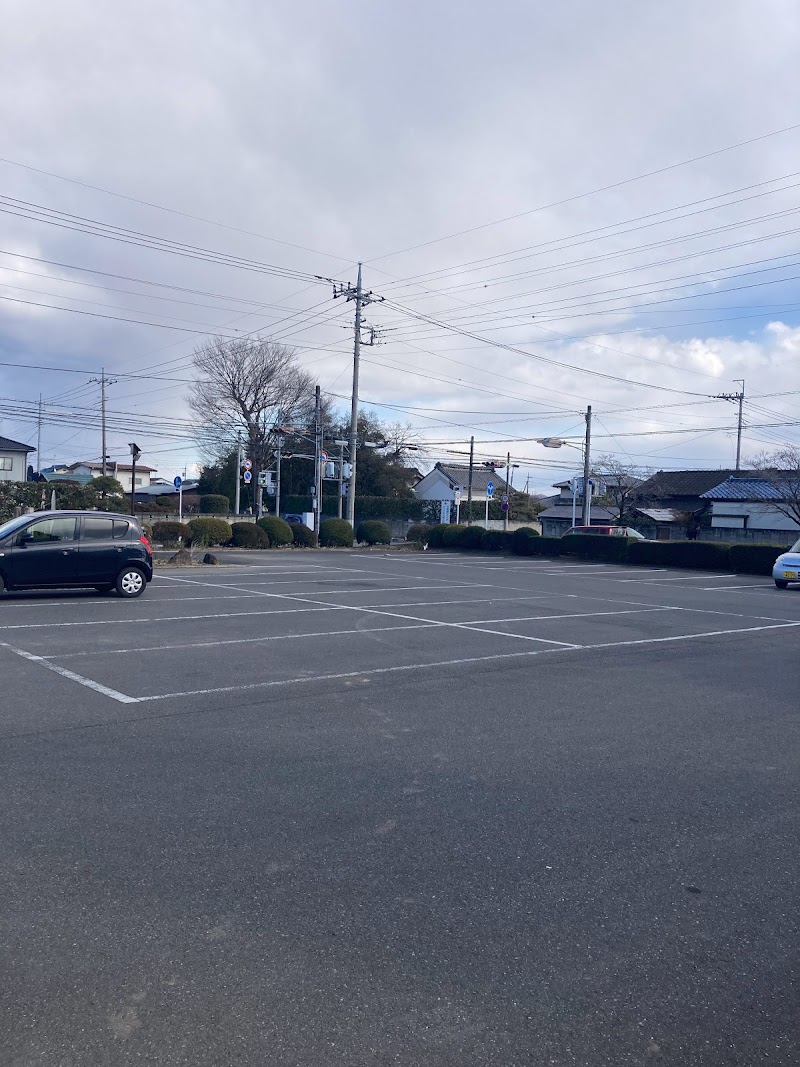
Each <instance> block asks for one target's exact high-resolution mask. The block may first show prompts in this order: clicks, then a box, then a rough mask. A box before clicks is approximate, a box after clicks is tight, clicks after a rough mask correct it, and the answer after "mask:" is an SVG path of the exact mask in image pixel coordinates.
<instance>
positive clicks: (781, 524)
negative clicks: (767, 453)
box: [701, 474, 800, 545]
mask: <svg viewBox="0 0 800 1067" xmlns="http://www.w3.org/2000/svg"><path fill="white" fill-rule="evenodd" d="M776 480H777V483H778V484H775V480H771V479H770V477H769V475H766V476H761V477H741V476H736V475H731V476H730V477H729V478H726V479H725V481H722V482H720V484H719V485H716V486H714V488H713V489H709V490H708V491H707V492H705V493H703V494H702V496H701V499H702V500H703V501H704V502H705V505H706V507H707V508H708V509H709V511H710V519H711V527H710V530H709V531H707V532H708V536H709V537H710V538H713V539H715V540H717V539H718V540H722V541H736V542H741V541H745V542H762V543H774V544H787V545H788V544H790V543H791V542H793V541H796V540H797V539H798V538H800V523H798V522H797V521H796V520H795V519H794V518H792V517H791V516H789V515H787V514H785V510H783V511H782V510H781V509H780V508H778V507H776V504H779V503H781V502H782V501H783V500H784V499H785V491H784V490H782V489H781V487H780V477H779V474H778V477H777V479H776ZM717 531H719V533H717Z"/></svg>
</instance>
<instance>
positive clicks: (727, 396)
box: [714, 378, 744, 473]
mask: <svg viewBox="0 0 800 1067" xmlns="http://www.w3.org/2000/svg"><path fill="white" fill-rule="evenodd" d="M734 381H735V382H737V383H738V382H741V383H742V388H741V389H740V390H739V392H738V393H719V394H717V396H715V397H714V399H715V400H733V401H735V402H736V403H738V405H739V418H738V420H737V424H736V471H737V473H738V472H739V471H740V470H741V469H742V409H743V406H744V378H734Z"/></svg>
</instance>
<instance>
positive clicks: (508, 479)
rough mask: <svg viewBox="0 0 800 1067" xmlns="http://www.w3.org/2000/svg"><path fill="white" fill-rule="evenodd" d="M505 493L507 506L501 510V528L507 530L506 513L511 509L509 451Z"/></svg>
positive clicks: (508, 454) (507, 454) (509, 454)
mask: <svg viewBox="0 0 800 1067" xmlns="http://www.w3.org/2000/svg"><path fill="white" fill-rule="evenodd" d="M506 494H507V496H508V500H507V501H506V503H507V504H508V507H507V508H506V510H505V511H504V512H503V529H504V530H505V531H506V532H508V513H509V511H510V510H511V453H510V452H507V453H506Z"/></svg>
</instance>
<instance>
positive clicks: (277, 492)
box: [275, 433, 283, 519]
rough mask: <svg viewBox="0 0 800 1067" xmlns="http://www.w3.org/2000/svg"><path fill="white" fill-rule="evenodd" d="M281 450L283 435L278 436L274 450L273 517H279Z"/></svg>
mask: <svg viewBox="0 0 800 1067" xmlns="http://www.w3.org/2000/svg"><path fill="white" fill-rule="evenodd" d="M282 448H283V434H280V433H279V434H278V440H277V445H276V449H275V517H276V518H278V519H279V518H280V517H281V449H282Z"/></svg>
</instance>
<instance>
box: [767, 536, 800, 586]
mask: <svg viewBox="0 0 800 1067" xmlns="http://www.w3.org/2000/svg"><path fill="white" fill-rule="evenodd" d="M772 577H773V578H774V579H775V584H776V585H777V587H778V588H779V589H786V588H787V587H788V585H789V582H800V541H796V542H795V543H794V544H793V545H792V547H791V548H790V549H789V551H788V552H784V553H783V555H781V556H778V558H777V559H776V560H775V566H774V567H773V568H772Z"/></svg>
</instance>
